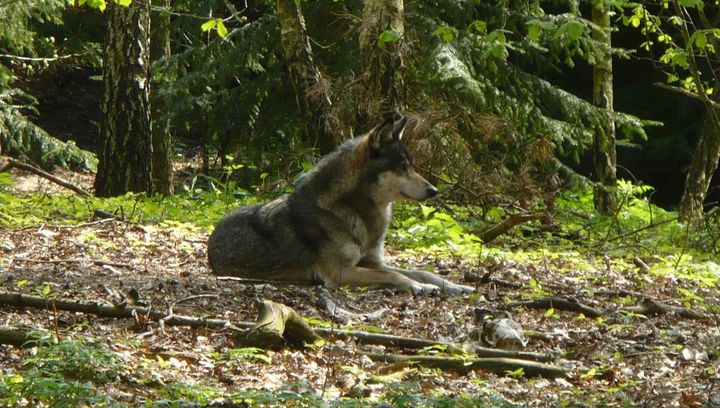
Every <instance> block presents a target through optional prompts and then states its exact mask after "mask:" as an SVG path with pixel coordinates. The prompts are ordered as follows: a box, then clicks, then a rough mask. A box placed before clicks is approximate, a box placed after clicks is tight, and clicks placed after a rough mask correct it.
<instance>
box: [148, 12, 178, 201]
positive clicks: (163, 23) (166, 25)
mask: <svg viewBox="0 0 720 408" xmlns="http://www.w3.org/2000/svg"><path fill="white" fill-rule="evenodd" d="M153 4H154V5H156V6H161V7H163V8H166V9H169V8H170V0H153ZM150 20H151V23H150V24H151V29H152V33H151V36H152V38H151V39H150V60H151V61H153V62H154V61H158V60H161V59H165V58H169V57H170V14H168V13H167V12H164V11H157V12H155V14H153V15H152V16H151V17H150ZM153 82H154V81H153ZM153 86H154V85H153ZM155 89H157V87H155ZM150 96H151V98H152V103H151V115H152V148H153V154H152V180H153V189H154V191H155V192H156V193H159V194H164V195H172V194H173V190H174V188H173V166H172V164H173V142H172V135H171V134H170V122H169V121H167V120H160V117H161V116H162V112H163V111H164V110H165V106H164V105H163V104H162V103H161V100H160V98H157V97H156V95H155V94H154V93H153V94H151V95H150Z"/></svg>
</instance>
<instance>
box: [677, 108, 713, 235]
mask: <svg viewBox="0 0 720 408" xmlns="http://www.w3.org/2000/svg"><path fill="white" fill-rule="evenodd" d="M714 99H716V100H718V99H720V98H719V97H715V98H714ZM707 109H708V114H707V116H706V118H705V125H704V126H703V130H702V133H700V140H698V143H697V145H696V146H695V152H694V153H693V157H692V161H691V163H690V168H689V169H688V174H687V178H686V179H685V191H684V192H683V196H682V199H681V201H680V214H679V215H680V219H681V220H682V221H685V222H691V221H694V220H698V219H700V218H701V217H702V214H703V202H704V201H705V196H706V194H707V191H708V188H709V187H710V181H711V180H712V177H713V174H715V171H716V170H717V167H718V160H719V159H720V121H719V120H718V117H720V110H718V109H714V108H713V107H707Z"/></svg>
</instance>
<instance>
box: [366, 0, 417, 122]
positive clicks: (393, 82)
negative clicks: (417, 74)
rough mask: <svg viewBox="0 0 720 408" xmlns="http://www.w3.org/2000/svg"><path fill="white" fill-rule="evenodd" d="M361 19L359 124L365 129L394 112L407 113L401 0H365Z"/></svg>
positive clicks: (402, 6)
mask: <svg viewBox="0 0 720 408" xmlns="http://www.w3.org/2000/svg"><path fill="white" fill-rule="evenodd" d="M362 19H363V24H362V30H361V31H360V39H359V40H360V66H361V68H362V72H363V75H364V76H365V78H364V79H365V81H364V83H365V84H366V85H367V89H366V92H365V93H364V94H363V95H362V97H361V98H360V101H359V105H360V106H359V107H358V109H359V112H358V122H360V125H361V126H362V127H367V126H368V125H369V124H371V123H374V122H375V121H377V119H378V117H383V118H387V117H392V115H393V114H394V113H395V112H397V111H401V112H402V111H405V110H407V106H406V98H405V86H404V83H403V79H402V75H401V68H402V65H403V63H402V52H401V51H402V49H403V46H404V35H405V21H404V4H403V0H366V1H365V2H363V14H362ZM381 38H382V41H378V40H379V39H381Z"/></svg>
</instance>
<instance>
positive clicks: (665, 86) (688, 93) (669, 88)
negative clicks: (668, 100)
mask: <svg viewBox="0 0 720 408" xmlns="http://www.w3.org/2000/svg"><path fill="white" fill-rule="evenodd" d="M653 85H655V86H657V87H658V88H662V89H665V90H667V91H670V92H675V93H679V94H682V95H685V96H687V97H690V98H693V99H697V100H699V101H702V102H705V103H708V104H709V105H710V106H712V107H714V108H715V109H720V103H717V102H715V101H713V100H711V99H707V100H705V98H703V97H702V96H700V95H698V94H696V93H695V92H691V91H688V90H687V89H685V88H680V87H677V86H672V85H668V84H663V83H662V82H654V83H653Z"/></svg>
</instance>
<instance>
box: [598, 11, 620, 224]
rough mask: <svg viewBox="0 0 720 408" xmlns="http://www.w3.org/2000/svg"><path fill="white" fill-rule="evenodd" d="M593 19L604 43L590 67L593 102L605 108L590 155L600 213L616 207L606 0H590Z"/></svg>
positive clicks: (599, 40)
mask: <svg viewBox="0 0 720 408" xmlns="http://www.w3.org/2000/svg"><path fill="white" fill-rule="evenodd" d="M592 21H593V23H594V24H595V25H596V26H597V29H594V30H593V32H592V37H593V39H594V40H596V41H598V42H600V43H602V44H603V45H604V46H605V47H607V49H606V51H605V52H604V53H603V54H604V55H602V56H599V57H598V61H597V62H596V64H595V66H594V67H593V103H594V104H595V105H596V106H598V107H600V108H603V109H607V111H608V113H607V115H606V123H605V124H604V126H603V127H602V128H599V129H595V136H594V138H593V159H594V165H595V174H596V177H597V180H596V181H597V184H596V186H595V192H594V202H595V209H596V210H597V211H599V212H601V213H603V214H610V213H612V212H613V211H614V210H615V208H616V207H617V196H616V193H615V190H616V184H617V176H616V162H617V159H616V152H615V123H614V122H613V120H612V118H611V117H610V112H611V111H612V110H613V71H612V50H611V45H612V42H611V34H610V8H609V6H608V4H607V3H606V2H605V1H602V0H596V1H593V9H592Z"/></svg>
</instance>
